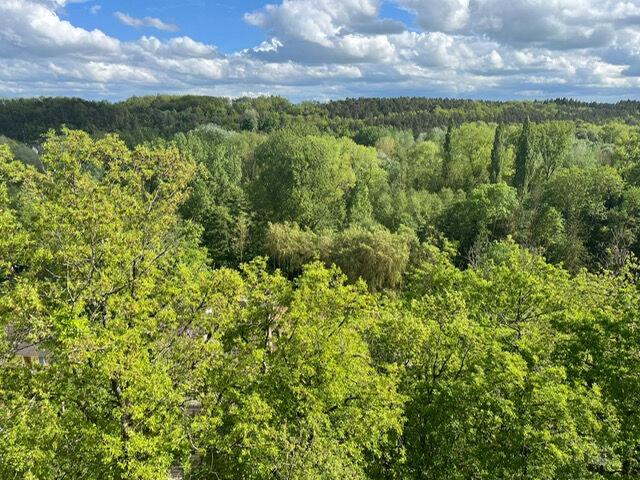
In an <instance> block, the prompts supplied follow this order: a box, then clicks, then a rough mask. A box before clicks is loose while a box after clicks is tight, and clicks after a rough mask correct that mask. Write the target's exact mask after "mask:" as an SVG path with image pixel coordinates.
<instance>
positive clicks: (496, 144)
mask: <svg viewBox="0 0 640 480" xmlns="http://www.w3.org/2000/svg"><path fill="white" fill-rule="evenodd" d="M505 130H506V129H505V125H504V123H500V124H499V125H498V127H497V128H496V134H495V137H494V139H493V149H492V150H491V165H490V166H489V178H490V179H491V183H500V182H501V181H502V168H503V163H504V139H505V133H506V132H505Z"/></svg>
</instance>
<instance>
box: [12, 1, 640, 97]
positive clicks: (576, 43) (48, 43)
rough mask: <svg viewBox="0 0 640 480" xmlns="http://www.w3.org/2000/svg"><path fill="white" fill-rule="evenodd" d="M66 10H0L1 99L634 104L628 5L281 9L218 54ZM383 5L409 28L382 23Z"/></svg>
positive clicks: (252, 15)
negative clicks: (153, 96)
mask: <svg viewBox="0 0 640 480" xmlns="http://www.w3.org/2000/svg"><path fill="white" fill-rule="evenodd" d="M78 1H79V0H75V1H71V0H0V91H1V92H3V93H4V94H6V95H33V94H35V95H40V94H42V95H48V94H71V95H82V96H97V97H102V96H107V97H115V98H121V97H123V96H128V95H132V94H144V93H157V92H176V93H187V92H191V93H208V94H216V95H225V96H227V95H232V96H233V95H238V94H242V93H243V92H272V93H274V94H284V95H286V96H289V97H292V98H296V99H298V98H318V99H327V98H331V97H344V96H362V95H435V96H447V95H464V96H490V97H493V98H495V97H512V96H520V97H526V98H528V97H529V96H531V95H532V94H533V93H534V92H535V95H538V96H546V97H548V96H565V95H566V96H582V97H586V98H589V97H592V98H593V97H601V96H603V95H611V96H634V97H636V98H637V97H638V96H639V95H638V90H637V88H638V87H639V86H640V21H639V20H640V0H627V1H624V0H511V1H510V2H509V3H508V4H507V3H506V2H505V1H504V0H283V1H282V2H280V3H277V4H272V5H267V6H266V7H264V8H262V9H260V10H258V11H254V12H248V13H247V14H246V15H245V21H246V22H248V23H249V24H251V25H253V26H255V27H257V28H260V29H262V30H263V31H264V33H265V37H266V39H265V41H264V42H262V43H261V44H259V45H256V46H253V47H251V46H250V47H249V48H247V49H245V50H242V51H239V52H236V53H231V54H222V53H220V52H219V51H218V49H217V48H216V47H215V46H213V45H209V44H206V43H202V42H198V41H197V40H196V39H193V38H191V37H188V36H179V37H174V38H171V39H168V40H161V39H159V38H156V37H154V36H142V37H140V38H139V39H138V40H136V41H121V40H119V39H117V38H114V37H111V36H109V35H107V34H105V33H104V32H102V31H100V30H92V31H89V30H86V29H83V28H80V27H78V26H75V25H73V23H72V22H71V21H69V20H68V18H70V17H68V16H65V8H66V7H68V6H69V4H70V3H77V2H78ZM384 3H387V4H388V6H391V7H393V6H395V7H400V8H403V9H405V10H407V11H409V12H412V13H413V14H414V15H415V19H416V24H417V25H418V26H419V27H420V28H419V29H417V30H415V29H414V30H413V31H412V30H410V29H408V28H407V27H406V26H405V25H403V24H401V23H399V22H398V21H396V20H390V19H385V18H382V15H381V11H383V10H382V7H383V4H384ZM90 5H91V4H90ZM93 7H98V5H95V4H94V5H93ZM87 8H88V9H89V10H90V11H91V9H90V8H89V6H87ZM117 16H118V18H119V19H120V20H121V21H122V22H124V23H126V24H128V25H131V26H133V27H152V28H159V29H161V30H165V31H176V30H177V27H175V26H173V25H169V24H167V23H165V22H163V21H162V20H160V19H158V18H153V17H145V18H135V17H132V16H130V15H127V14H125V13H121V12H119V13H118V14H117Z"/></svg>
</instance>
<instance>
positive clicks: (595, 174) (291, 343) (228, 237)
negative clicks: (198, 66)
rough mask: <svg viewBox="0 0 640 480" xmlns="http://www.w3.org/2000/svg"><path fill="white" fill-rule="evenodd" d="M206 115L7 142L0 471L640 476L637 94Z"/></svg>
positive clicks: (23, 474)
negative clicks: (32, 356) (32, 352)
mask: <svg viewBox="0 0 640 480" xmlns="http://www.w3.org/2000/svg"><path fill="white" fill-rule="evenodd" d="M56 101H58V100H42V101H40V100H34V101H14V102H5V105H4V107H2V108H5V110H4V111H5V112H11V111H12V110H11V109H16V108H23V107H24V108H26V107H27V106H30V105H31V106H33V105H39V106H37V108H36V107H34V108H36V110H37V109H38V108H45V107H44V106H46V105H50V104H53V103H49V102H56ZM60 101H62V100H60ZM37 102H41V104H38V103H37ZM64 102H70V104H73V102H76V101H75V100H64ZM200 102H205V100H203V99H199V98H197V97H184V98H183V97H180V98H173V97H166V98H165V97H158V98H154V99H151V98H146V99H132V100H129V101H128V102H125V103H124V104H126V105H127V108H126V109H124V110H119V109H120V108H121V105H123V104H113V105H112V104H108V103H104V104H95V103H91V102H83V101H77V105H84V107H86V108H87V110H80V111H79V112H78V115H77V117H74V115H73V114H70V117H68V118H67V119H66V120H65V121H64V122H63V123H67V124H68V125H70V126H73V127H82V128H85V129H86V130H88V131H89V133H85V132H83V131H80V130H70V129H67V128H64V129H62V130H60V131H58V132H54V131H51V132H49V133H48V134H47V135H46V138H45V139H44V142H43V143H42V144H37V145H34V146H35V147H36V148H35V150H34V149H33V148H31V146H27V145H25V144H23V143H21V142H20V141H19V140H23V139H28V140H29V141H33V140H34V139H36V138H37V136H38V135H40V134H41V132H42V130H43V129H45V128H47V127H49V126H57V124H55V125H52V120H51V118H54V117H55V115H58V114H60V112H64V111H65V109H58V110H55V111H56V112H57V113H52V114H51V115H52V117H51V118H49V117H46V116H42V117H39V118H40V119H39V120H34V117H33V115H35V114H34V111H35V110H34V111H31V113H29V115H31V116H26V117H19V116H16V118H18V119H19V118H24V119H25V123H24V124H23V125H24V126H26V125H29V128H31V129H32V130H29V133H28V134H25V135H24V136H20V135H14V137H17V138H14V139H10V138H7V137H0V478H3V479H4V478H16V479H29V480H35V479H51V478H56V479H57V478H60V479H62V478H69V479H80V478H81V479H89V480H90V479H96V480H98V479H107V480H109V479H113V480H124V479H127V480H134V479H135V480H155V479H160V478H168V477H170V476H173V477H179V476H181V477H183V478H187V479H194V480H197V479H229V480H231V479H240V478H243V479H272V478H275V479H291V480H293V479H317V478H323V479H324V478H327V479H343V478H349V479H352V478H353V479H406V480H410V479H515V478H521V479H541V480H542V479H544V480H547V479H567V480H569V479H607V478H618V479H632V478H638V477H639V476H640V408H638V407H639V406H640V267H639V266H638V263H637V261H636V258H637V257H638V256H639V255H640V241H639V235H640V222H639V218H640V148H639V146H640V128H639V127H637V126H636V125H635V120H633V119H635V116H634V115H635V113H634V112H633V108H635V107H634V106H633V104H631V103H623V104H620V105H618V106H617V107H615V108H614V107H605V106H602V105H598V104H589V105H587V104H579V103H577V102H569V101H567V102H565V101H557V102H547V103H543V102H539V103H534V104H522V105H524V106H522V108H521V109H520V110H519V109H515V110H513V108H514V104H497V103H492V102H477V103H470V102H463V101H448V100H447V101H444V100H426V99H389V100H387V99H380V100H378V101H373V100H360V101H351V100H346V101H344V102H332V103H328V104H324V105H319V104H303V105H296V106H294V105H291V104H289V103H288V102H285V101H282V100H281V99H280V100H279V99H273V98H272V99H256V100H247V99H245V100H242V101H235V102H228V101H226V100H224V101H223V100H220V99H208V100H206V102H209V103H206V104H207V105H208V107H207V108H211V109H214V107H215V108H218V110H219V115H220V117H219V118H226V120H224V121H219V120H218V119H217V118H216V117H212V116H208V114H207V113H206V112H207V111H208V110H207V109H206V108H205V109H204V110H202V112H205V113H202V115H201V116H198V115H194V116H193V118H191V119H189V120H188V121H187V120H184V119H185V118H186V117H183V114H184V112H186V111H191V112H194V111H196V110H189V109H197V108H200V107H202V105H203V104H202V103H200ZM243 102H244V103H243ZM261 102H262V103H261ZM7 105H8V107H7ZM159 105H164V106H166V109H167V110H166V111H167V112H168V113H167V114H166V116H161V117H157V118H156V120H157V119H158V118H164V119H170V120H171V122H173V120H175V119H178V118H182V119H183V120H184V122H183V121H182V120H181V121H180V122H177V123H171V122H169V123H167V124H166V125H165V126H163V127H162V128H156V127H157V124H156V126H155V127H153V128H150V129H149V130H144V129H145V128H147V127H144V126H141V125H142V124H135V125H134V124H133V123H132V124H126V125H128V126H131V127H132V128H131V130H129V134H128V135H129V136H128V137H127V139H126V140H127V141H126V142H125V141H124V140H123V139H122V138H121V137H120V136H119V135H116V134H105V132H106V131H108V130H120V129H122V132H123V133H124V131H125V130H126V128H127V127H125V126H124V125H125V124H124V123H123V124H120V123H118V122H119V121H120V120H117V119H116V117H109V115H112V114H113V115H116V113H114V112H120V113H119V114H118V115H120V114H122V115H123V117H122V118H127V119H129V120H127V121H134V119H135V118H137V117H136V116H137V115H142V114H143V113H144V114H147V115H149V116H150V117H153V115H155V113H154V112H157V108H158V107H159ZM169 105H182V107H181V108H175V109H173V110H171V109H170V108H169V107H168V106H169ZM411 106H414V107H416V108H417V107H418V106H419V107H420V108H423V109H425V111H426V110H428V108H430V107H429V106H432V107H433V112H432V113H433V115H436V116H438V115H442V120H443V121H440V119H439V120H438V122H437V125H438V126H435V127H433V125H430V124H428V122H427V121H426V120H425V123H420V124H416V125H404V124H403V127H409V128H408V129H397V128H394V127H393V125H395V123H394V122H392V121H390V120H389V119H391V118H396V116H397V118H399V119H406V118H409V117H410V114H411V108H412V107H411ZM84 107H83V108H84ZM445 107H446V108H447V109H448V110H444V109H445ZM29 108H31V107H29ZM47 108H48V107H47ZM78 108H79V107H78ZM163 108H165V107H163ZM439 108H440V109H442V111H448V112H449V113H451V112H454V111H455V112H457V113H456V114H455V115H445V114H443V113H442V112H441V111H440V110H438V109H439ZM344 109H350V110H349V113H348V115H349V121H346V118H347V115H346V114H345V113H344ZM509 109H512V110H509ZM476 110H478V111H480V112H481V113H482V112H484V113H482V115H487V116H485V117H482V116H481V113H478V112H476ZM547 110H548V111H549V112H551V111H555V112H556V113H555V114H551V113H549V112H547ZM53 111H54V110H52V112H53ZM133 111H135V112H137V113H136V114H135V115H134V114H126V115H125V114H124V113H122V112H133ZM211 111H213V110H211ZM508 111H509V112H510V111H516V112H517V115H516V114H514V117H509V116H507V115H506V113H505V112H508ZM105 112H111V113H108V115H107V114H106V113H105ZM145 112H146V113H145ZM230 112H233V113H232V114H230ZM380 112H381V113H380ZM496 112H502V113H500V114H496ZM585 112H588V113H585ZM597 112H599V113H598V114H597V115H596V113H597ZM379 113H380V115H382V117H384V121H382V124H384V127H382V126H380V125H377V120H374V117H375V118H378V117H379V115H378V114H379ZM102 114H105V115H106V116H104V117H103V116H101V115H102ZM396 114H397V115H396ZM11 115H17V114H16V113H15V112H14V113H11ZM127 115H130V116H127ZM216 115H217V114H216ZM493 115H496V116H493ZM573 115H575V116H577V117H574V116H573ZM581 115H592V116H593V118H591V119H590V120H591V121H593V122H596V121H597V122H598V123H600V124H597V125H596V124H594V123H586V122H576V121H573V120H569V118H582V117H581ZM613 116H620V117H625V120H626V121H618V120H615V121H604V120H606V119H608V118H611V117H613ZM382 117H380V118H382ZM559 117H560V118H563V119H562V120H561V119H558V118H559ZM27 118H30V119H31V120H32V121H31V122H27V121H26V119H27ZM56 118H57V117H56ZM73 118H75V119H76V121H77V122H78V123H73V122H71V121H68V120H71V119H73ZM91 118H93V120H92V121H93V122H95V123H94V124H93V127H92V126H87V125H86V123H83V122H86V121H87V120H88V119H91ZM117 118H120V117H117ZM268 118H271V119H272V120H269V122H272V123H271V124H270V126H269V127H268V128H267V127H265V121H266V119H268ZM430 118H435V117H430ZM438 118H440V117H438ZM275 119H279V120H275ZM283 119H286V120H283ZM354 119H355V120H354ZM482 119H485V120H487V119H488V120H499V121H500V123H495V122H492V123H487V122H485V121H483V120H482ZM541 119H549V121H541ZM156 120H153V122H155V121H156ZM211 120H216V121H217V123H218V124H219V125H213V124H211V123H209V122H210V121H211ZM352 120H353V121H355V122H356V123H349V122H351V121H352ZM462 120H472V121H468V122H467V121H462ZM601 120H602V122H600V121H601ZM57 121H58V120H55V121H53V123H56V122H57ZM100 122H104V123H100ZM109 122H113V124H112V128H109V126H108V125H109ZM358 122H360V123H358ZM14 124H16V125H19V122H14ZM220 124H221V125H220ZM3 125H4V123H3ZM99 125H101V126H99ZM147 125H149V124H147ZM351 126H357V128H355V129H351ZM94 127H95V128H94ZM432 127H433V128H432ZM21 128H22V127H21ZM25 128H26V127H25ZM416 129H417V130H416ZM143 130H144V133H141V132H143ZM24 131H25V132H26V131H27V130H24ZM2 132H3V133H7V134H10V133H11V132H10V131H5V130H2ZM10 136H11V135H8V137H10ZM30 345H33V346H36V347H37V348H38V349H39V350H41V351H43V352H46V362H45V365H40V364H38V363H37V362H36V363H35V364H32V363H26V362H25V361H24V360H23V359H21V358H20V357H19V356H16V352H17V351H19V350H20V349H21V348H24V347H25V346H30Z"/></svg>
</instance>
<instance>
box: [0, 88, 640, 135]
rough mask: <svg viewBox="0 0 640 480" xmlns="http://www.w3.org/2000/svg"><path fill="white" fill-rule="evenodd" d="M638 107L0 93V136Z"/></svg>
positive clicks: (622, 113) (418, 127) (417, 126)
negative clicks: (0, 96)
mask: <svg viewBox="0 0 640 480" xmlns="http://www.w3.org/2000/svg"><path fill="white" fill-rule="evenodd" d="M639 112H640V103H639V102H636V101H621V102H618V103H615V104H611V103H595V102H591V103H586V102H579V101H575V100H569V99H556V100H547V101H533V102H522V101H511V102H497V101H480V100H456V99H446V98H439V99H431V98H410V97H399V98H358V99H346V100H340V101H331V102H327V103H320V102H302V103H300V104H294V103H291V102H290V101H288V100H286V99H284V98H281V97H259V98H238V99H234V100H231V99H228V98H220V97H205V96H193V95H187V96H171V95H157V96H147V97H132V98H130V99H128V100H125V101H123V102H117V103H110V102H107V101H88V100H83V99H80V98H50V97H42V98H32V99H4V100H0V135H5V136H7V137H9V138H12V139H14V140H18V141H21V142H23V143H27V144H30V145H32V144H36V143H39V142H41V140H42V135H43V134H45V133H46V132H47V131H48V130H49V129H59V128H60V127H62V126H63V125H65V126H67V127H69V128H74V129H81V130H84V131H86V132H88V133H90V134H92V135H100V134H104V133H107V132H117V133H119V134H120V135H121V137H122V138H123V139H124V140H125V141H126V142H127V144H128V145H129V146H133V145H137V144H140V143H143V142H145V141H150V140H153V139H155V138H157V137H162V138H170V137H171V136H173V135H174V134H176V133H178V132H186V131H189V130H193V129H194V128H196V127H198V126H200V125H203V124H207V123H213V124H216V125H219V126H222V127H224V128H227V129H230V130H249V131H260V132H263V133H269V132H271V131H274V130H276V129H279V128H282V127H291V126H297V127H299V128H301V129H304V130H307V131H309V132H312V131H315V132H317V133H331V134H337V135H340V136H348V137H351V138H360V139H362V140H363V141H364V142H366V141H367V136H369V137H370V136H371V135H376V131H379V130H380V129H383V128H393V129H401V130H410V131H412V132H413V133H414V136H417V135H419V134H420V133H422V132H426V131H428V130H430V129H432V128H435V127H441V128H443V127H446V126H447V125H448V124H449V123H453V124H455V125H461V124H463V123H468V122H474V121H484V122H494V123H507V124H512V123H522V122H523V121H524V120H525V119H526V118H529V119H530V120H531V121H533V122H536V123H540V122H544V121H548V120H570V121H576V122H577V121H584V122H590V123H596V124H601V123H605V122H607V121H610V120H613V119H618V120H620V121H623V122H625V123H628V124H637V123H638V114H639ZM373 127H376V128H373ZM372 128H373V129H372ZM367 129H369V131H368V132H367ZM363 130H364V131H363ZM373 143H375V142H373ZM373 143H371V145H373ZM365 144H366V143H365Z"/></svg>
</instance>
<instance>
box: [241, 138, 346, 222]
mask: <svg viewBox="0 0 640 480" xmlns="http://www.w3.org/2000/svg"><path fill="white" fill-rule="evenodd" d="M340 150H341V148H340V143H339V141H338V140H336V139H333V138H330V137H313V136H307V137H303V136H298V135H296V134H294V133H291V132H287V131H282V132H278V133H275V134H274V135H272V136H271V137H270V138H269V140H267V141H266V142H265V143H263V144H262V145H261V146H260V147H259V148H258V150H257V152H256V162H257V166H258V171H259V174H258V177H257V179H256V181H255V184H254V190H253V199H254V206H255V207H256V208H257V209H258V210H259V211H261V212H262V215H263V216H264V218H265V219H267V220H270V221H274V222H281V221H287V220H288V221H295V222H298V223H299V224H300V225H301V226H303V227H310V228H322V227H331V226H336V225H340V224H342V223H343V222H344V219H345V216H346V201H345V193H346V192H347V191H348V190H349V189H351V188H352V187H353V186H354V185H355V173H354V171H353V169H352V167H351V165H350V164H349V162H348V159H347V158H345V157H344V156H342V155H340Z"/></svg>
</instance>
